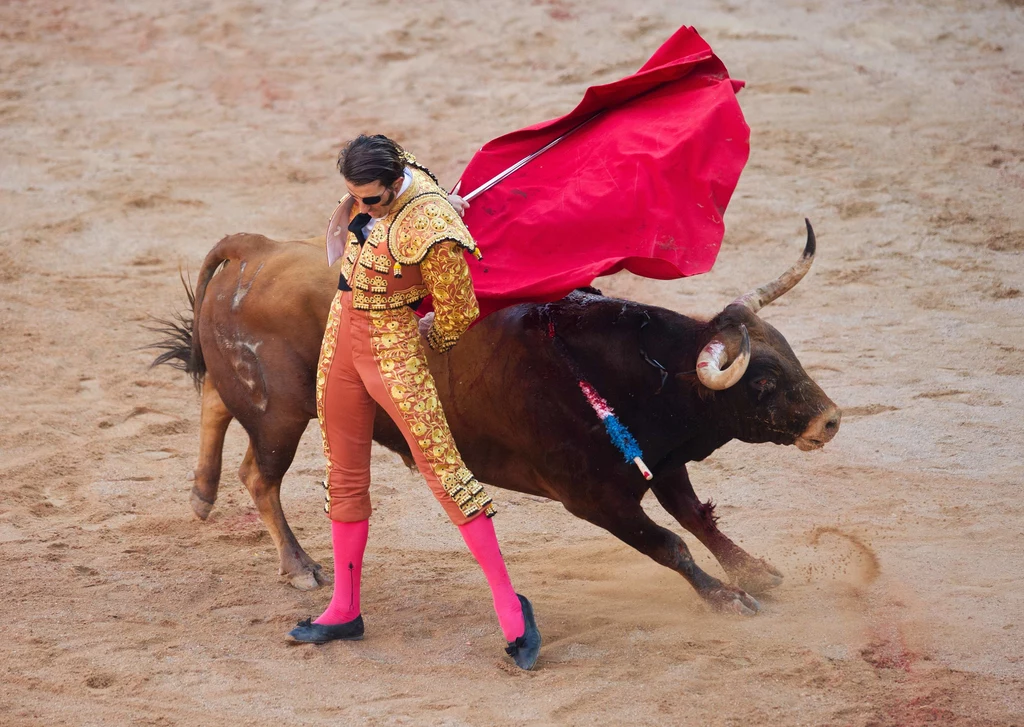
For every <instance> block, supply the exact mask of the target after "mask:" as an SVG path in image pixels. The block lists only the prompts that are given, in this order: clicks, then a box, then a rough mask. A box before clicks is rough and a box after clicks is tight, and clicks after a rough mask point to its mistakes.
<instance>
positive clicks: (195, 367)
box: [146, 275, 206, 389]
mask: <svg viewBox="0 0 1024 727" xmlns="http://www.w3.org/2000/svg"><path fill="white" fill-rule="evenodd" d="M181 284H182V285H183V286H185V295H186V296H188V304H189V310H188V311H186V312H178V313H175V314H174V316H173V317H172V318H170V319H166V318H158V319H156V320H155V321H154V323H155V325H153V326H150V327H149V330H151V331H153V332H154V333H160V334H163V335H164V336H165V338H163V339H161V340H159V341H157V342H156V343H153V344H150V345H149V346H146V348H150V349H156V350H159V351H163V353H161V354H160V355H159V356H157V357H156V358H155V359H153V363H151V364H150V365H149V366H150V368H152V367H154V366H160V365H161V364H166V365H168V366H173V367H174V368H176V369H178V370H179V371H184V372H185V373H187V374H188V375H189V376H191V377H192V380H193V381H194V382H195V385H196V388H197V389H199V388H201V387H202V385H203V378H204V377H205V376H206V364H205V363H204V362H203V352H202V350H197V349H194V348H193V346H192V342H193V341H194V340H197V339H196V337H195V336H193V332H192V328H193V324H194V321H195V316H194V313H193V311H194V310H195V302H196V294H195V292H194V291H193V289H192V281H191V280H190V279H186V278H185V276H184V275H181ZM197 354H198V355H197Z"/></svg>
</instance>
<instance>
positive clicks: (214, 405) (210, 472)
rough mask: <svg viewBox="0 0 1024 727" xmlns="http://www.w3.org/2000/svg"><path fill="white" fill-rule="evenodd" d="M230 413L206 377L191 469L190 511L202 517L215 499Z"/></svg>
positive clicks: (205, 516)
mask: <svg viewBox="0 0 1024 727" xmlns="http://www.w3.org/2000/svg"><path fill="white" fill-rule="evenodd" d="M231 419H232V416H231V412H229V411H228V409H227V407H226V406H224V401H223V400H222V399H221V398H220V392H219V391H217V387H215V386H214V385H213V382H212V381H211V380H210V379H209V377H207V379H206V380H205V381H204V382H203V400H202V410H201V413H200V415H199V461H198V462H197V463H196V468H195V470H194V476H195V480H194V481H193V483H192V495H191V496H190V498H189V501H190V504H191V505H192V512H194V513H195V514H196V516H197V517H198V518H199V519H200V520H205V519H206V518H207V517H209V515H210V511H211V510H212V509H213V503H215V502H216V501H217V487H218V486H219V485H220V470H221V464H222V458H223V452H224V434H225V433H226V432H227V431H228V424H230V423H231Z"/></svg>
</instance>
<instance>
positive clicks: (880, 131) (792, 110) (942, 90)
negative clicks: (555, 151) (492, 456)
mask: <svg viewBox="0 0 1024 727" xmlns="http://www.w3.org/2000/svg"><path fill="white" fill-rule="evenodd" d="M683 24H689V25H694V26H696V28H697V29H698V31H699V32H700V33H701V34H702V35H703V36H704V37H705V38H706V39H707V40H708V41H709V42H710V43H711V45H712V47H713V48H714V49H715V51H716V52H717V53H718V55H719V56H720V57H721V58H722V59H723V60H724V61H725V63H726V65H727V66H728V67H729V70H730V72H731V74H732V75H733V76H735V77H737V78H742V79H744V80H746V81H747V82H748V87H747V88H746V89H745V90H744V91H743V92H742V93H741V95H740V101H741V104H742V106H743V109H744V112H745V114H746V117H747V121H748V122H749V124H750V126H751V128H752V140H751V144H752V153H751V159H750V163H749V164H748V166H747V169H746V171H745V172H744V175H743V177H742V179H741V181H740V185H739V187H738V189H737V192H736V195H735V197H734V199H733V202H732V204H731V206H730V208H729V211H728V213H727V215H726V223H727V226H728V233H727V236H726V239H725V243H724V245H723V248H722V253H721V255H720V257H719V260H718V263H717V265H716V267H715V269H714V271H712V272H711V273H709V274H707V275H705V276H701V277H699V278H693V279H688V280H682V281H675V282H653V281H648V280H641V279H637V278H632V277H628V276H616V277H613V278H610V279H605V280H602V281H599V285H600V286H601V287H602V288H603V289H604V291H605V292H606V293H608V294H612V295H617V296H622V297H628V298H632V299H635V300H639V301H642V302H646V303H651V304H655V305H661V306H664V307H668V308H672V309H675V310H679V311H683V312H686V313H688V314H712V313H714V312H716V311H718V310H719V309H720V308H721V307H722V306H723V305H724V304H725V303H727V302H728V301H730V300H732V299H733V298H734V297H735V296H736V295H738V294H740V293H742V292H744V291H745V290H747V289H749V288H750V287H751V286H753V285H756V284H759V283H761V282H763V281H764V280H766V279H767V278H768V277H770V276H771V275H772V274H773V272H774V271H776V270H782V269H785V267H786V266H788V265H789V264H790V262H791V260H792V258H793V255H794V253H795V252H797V251H798V250H799V247H800V244H801V239H802V225H803V218H804V217H808V218H810V219H811V221H812V222H813V223H814V226H815V231H816V232H817V236H818V255H817V260H816V262H815V266H814V269H813V270H812V271H811V273H810V274H809V275H808V277H807V278H806V279H805V280H804V281H803V282H802V283H801V284H800V286H798V287H797V288H795V289H794V290H793V291H792V292H791V293H790V294H788V295H787V296H786V297H784V298H782V299H780V300H779V301H778V302H777V303H775V304H773V306H772V307H771V309H767V310H766V311H765V318H766V320H768V321H769V322H771V324H772V325H774V326H775V327H777V328H778V329H779V330H780V331H781V332H782V333H783V334H784V335H785V336H786V338H787V339H788V340H789V342H790V343H791V344H792V346H793V348H794V350H795V351H796V353H797V355H798V356H799V357H800V360H801V361H802V362H803V364H804V365H805V367H806V368H807V370H808V372H809V373H810V374H811V375H812V376H813V377H814V378H815V379H816V380H817V381H818V382H819V383H820V384H821V386H822V388H824V389H825V390H826V391H827V392H828V393H829V396H830V397H831V398H832V399H833V400H835V401H836V403H837V404H839V405H840V406H841V407H842V408H843V410H844V420H843V426H842V431H841V432H840V433H839V435H838V436H837V437H836V439H835V440H834V441H833V442H831V443H830V444H829V445H828V446H827V447H826V448H825V449H824V450H822V451H820V452H811V453H803V452H800V451H798V450H797V449H796V448H794V447H786V448H783V447H774V446H769V445H761V446H752V445H745V444H740V443H734V444H731V445H729V446H727V447H726V448H725V449H724V450H721V451H719V452H718V453H716V454H715V455H714V456H713V457H712V458H710V459H709V460H707V461H705V462H703V463H701V464H699V465H697V466H694V467H692V468H691V475H692V477H693V481H694V484H695V487H696V488H697V492H698V494H700V495H701V496H702V497H704V498H709V497H710V498H713V499H714V500H715V501H716V502H717V503H718V510H717V511H718V514H719V515H720V516H721V517H722V525H723V527H724V528H725V529H726V530H727V532H729V533H730V535H732V536H733V537H734V538H736V539H737V540H738V541H739V542H740V543H741V545H742V546H743V547H744V548H745V549H747V550H748V551H750V552H751V553H754V554H756V555H763V556H765V557H767V558H768V559H769V560H771V561H772V563H773V564H774V565H775V566H777V567H778V568H779V569H780V570H781V571H782V572H783V573H784V575H785V580H784V582H783V584H782V585H781V586H779V587H778V588H777V589H775V590H774V591H773V592H772V594H771V596H770V597H767V598H763V599H762V600H761V602H762V606H763V610H762V612H761V613H760V614H758V615H757V616H756V617H754V618H750V619H744V618H738V617H728V616H724V615H716V614H712V613H709V612H708V611H707V610H706V609H705V608H704V606H703V605H702V604H701V602H700V600H699V598H698V597H697V596H696V595H695V594H694V593H693V591H692V589H690V587H689V586H688V585H687V584H686V583H685V582H684V581H683V580H682V579H681V578H679V577H678V576H676V575H675V574H673V573H671V572H669V571H667V570H666V569H663V568H661V567H660V566H658V565H656V564H654V563H653V562H649V561H647V560H645V559H644V558H643V556H641V555H639V554H638V553H636V552H635V551H633V550H632V549H630V548H629V547H628V546H626V545H624V544H621V543H619V542H617V541H616V540H614V539H613V538H612V537H611V536H610V535H608V534H607V533H605V532H603V531H600V530H598V529H597V528H594V527H592V526H590V525H588V524H586V523H584V522H582V521H580V520H578V519H576V518H574V517H572V516H571V515H569V514H568V513H567V512H565V511H564V510H563V509H562V508H561V507H559V506H558V505H557V504H554V503H550V502H547V501H542V500H538V499H536V498H531V497H527V496H524V495H518V494H513V493H509V492H505V491H495V492H494V495H495V497H496V499H497V500H498V501H499V504H500V505H501V510H502V512H501V514H500V515H499V516H498V519H497V521H496V526H497V529H498V534H499V537H500V538H501V541H502V545H503V549H504V551H505V555H506V557H507V559H508V561H509V564H510V569H511V571H512V574H513V577H514V579H515V580H516V582H517V585H519V586H520V587H521V588H522V590H523V591H524V592H526V593H528V594H529V595H530V597H531V600H533V602H534V604H535V606H536V608H537V614H538V620H539V621H540V625H541V628H542V630H543V632H544V638H545V642H544V643H545V646H544V649H543V652H542V655H541V662H540V664H539V669H538V671H536V672H531V673H521V672H518V671H516V670H515V669H514V667H512V666H511V664H510V662H508V661H507V660H506V659H504V658H503V657H502V654H501V647H502V646H503V642H502V639H501V635H500V632H499V631H498V629H497V624H496V623H495V622H494V620H493V616H492V613H491V606H490V603H489V596H488V590H487V586H486V584H485V582H484V580H483V577H482V576H481V574H480V573H479V571H478V569H477V568H476V566H475V565H474V563H473V561H472V559H471V556H470V555H469V554H468V553H467V552H466V551H465V548H464V546H463V544H462V542H461V540H460V539H459V538H458V534H457V533H456V531H455V530H454V528H452V527H451V526H450V525H449V524H448V522H447V520H446V519H445V518H444V515H443V514H442V513H441V512H440V510H439V508H438V507H437V505H436V503H435V502H434V500H433V498H432V497H431V496H430V494H429V492H428V491H427V489H426V487H425V486H424V485H423V484H422V482H421V480H420V479H419V478H418V476H417V475H415V474H414V473H411V472H409V471H408V470H407V469H406V468H405V467H404V466H403V465H402V463H401V461H400V460H399V459H398V457H397V456H395V455H393V454H391V453H390V452H387V451H386V450H375V454H374V461H373V467H374V473H375V477H376V480H375V484H374V487H373V489H372V494H373V497H374V504H375V507H376V512H375V515H374V518H373V521H372V527H371V533H370V543H369V548H368V551H367V557H366V565H365V569H364V588H363V608H364V617H365V619H366V624H367V638H366V640H364V641H362V642H358V643H352V644H330V645H328V646H326V647H322V648H321V647H289V646H287V644H286V643H285V640H284V634H285V633H286V632H287V631H288V629H289V628H290V627H291V626H292V625H293V624H294V623H295V621H297V620H298V619H300V618H304V617H305V616H307V615H315V614H317V613H319V611H320V610H321V609H322V607H323V605H324V604H325V603H326V601H327V599H328V597H329V594H328V593H327V592H326V591H325V590H323V589H321V590H318V591H312V592H300V591H298V590H296V589H293V588H291V587H289V586H288V585H287V584H285V583H283V582H281V581H280V580H279V578H278V576H277V573H276V565H277V556H276V553H275V551H274V547H273V544H272V542H271V541H270V539H269V537H268V536H267V534H266V532H265V530H264V528H263V526H262V524H261V522H260V520H259V517H258V515H257V513H256V511H255V509H254V508H253V506H252V504H251V501H250V498H249V495H248V493H247V492H245V490H244V489H243V488H242V487H241V485H240V484H238V482H237V479H236V478H235V475H234V473H235V470H236V469H237V466H238V464H239V463H240V461H241V455H242V452H243V451H244V446H245V437H244V434H243V433H242V432H241V431H240V430H237V429H233V430H232V431H229V434H228V442H227V454H226V458H225V475H224V479H223V483H222V486H221V493H220V497H219V499H218V501H217V504H216V507H215V508H214V510H213V512H212V514H211V515H210V518H209V520H208V521H207V522H205V523H203V522H199V521H198V520H196V519H195V518H194V517H193V515H192V514H191V511H190V508H189V504H188V495H189V488H190V483H189V481H188V476H189V473H190V471H191V468H192V466H193V464H194V458H195V455H196V445H197V439H198V399H197V396H196V394H195V391H194V390H193V389H192V386H191V382H190V381H189V380H187V379H186V378H185V377H183V376H180V375H177V374H176V373H175V372H173V371H170V370H168V369H154V370H150V369H149V368H148V365H149V362H150V361H151V360H152V357H153V353H152V352H149V351H144V350H141V349H142V347H144V346H145V345H146V344H148V343H150V342H151V341H152V340H154V334H153V333H151V332H150V331H147V330H146V325H147V323H148V321H149V320H150V316H157V317H166V316H168V315H169V314H170V313H171V312H173V311H174V310H175V309H180V308H181V307H182V306H183V304H184V297H183V293H182V290H181V287H180V283H179V282H178V280H177V276H178V269H179V267H183V268H186V269H191V270H195V269H197V268H198V266H199V264H200V262H201V261H202V258H203V256H204V255H205V253H206V251H207V250H208V249H209V248H210V247H211V246H212V245H213V243H214V242H216V241H217V240H218V239H219V238H220V237H221V236H222V235H223V234H226V233H231V232H239V231H249V232H260V233H263V234H266V235H268V236H270V237H273V238H276V239H298V238H305V237H310V236H313V235H316V234H319V233H320V232H321V230H322V228H323V227H324V225H325V224H326V222H327V216H328V215H329V214H330V212H331V210H332V209H333V204H334V202H335V201H336V200H337V198H338V196H339V195H340V190H341V184H340V178H339V177H338V176H337V173H336V171H335V170H334V167H333V162H334V157H335V155H336V153H337V150H338V147H339V145H340V144H341V142H342V141H343V140H345V139H347V138H349V137H351V136H353V135H354V134H356V133H359V132H362V131H371V132H372V131H380V132H382V133H386V134H388V135H390V136H393V137H394V138H396V139H399V140H401V141H402V142H403V143H404V144H405V145H406V146H407V147H408V148H409V149H410V150H412V151H413V152H414V153H415V154H416V155H417V156H418V157H419V158H420V159H421V160H423V161H424V162H425V163H427V164H428V165H429V166H430V167H431V168H432V170H433V171H435V172H436V173H437V174H438V175H439V176H440V177H441V181H442V182H443V183H446V184H448V185H450V184H452V183H453V182H454V180H455V179H456V178H457V176H458V173H459V171H460V170H461V169H462V168H463V167H464V165H465V164H466V162H467V161H468V159H469V157H470V156H471V155H472V153H473V151H474V150H475V149H476V148H478V147H479V146H480V145H481V144H483V143H484V142H486V141H487V140H488V139H490V138H493V137H495V136H497V135H499V134H501V133H503V132H506V131H509V130H512V129H515V128H519V127H521V126H525V125H527V124H530V123H533V122H536V121H540V120H543V119H546V118H551V117H553V116H555V115H558V114H561V113H564V112H565V111H567V110H568V109H569V108H571V106H572V105H574V104H575V102H576V101H577V99H578V98H579V96H580V94H581V93H582V91H583V89H585V88H586V87H587V86H589V85H592V84H595V83H602V82H608V81H612V80H615V79H617V78H620V77H622V76H624V75H626V74H628V73H630V72H632V71H633V70H635V69H636V68H637V67H638V66H639V65H640V64H641V63H642V62H643V61H644V60H645V59H646V58H647V57H648V56H649V55H650V53H651V52H652V51H653V50H654V49H655V48H657V46H658V45H659V44H660V43H661V42H662V41H663V40H664V39H665V38H666V37H668V35H670V34H671V33H672V32H673V31H674V30H675V29H676V28H677V27H678V26H680V25H683ZM1021 37H1024V6H1022V5H1021V3H1020V2H1019V0H988V1H985V0H978V1H976V2H966V0H957V1H952V0H948V1H947V0H939V1H937V2H927V3H925V2H906V3H890V2H881V1H876V0H868V1H867V2H860V3H842V2H837V1H834V0H795V1H794V2H785V3H778V2H767V1H760V0H753V1H752V2H745V3H712V2H705V1H703V0H698V1H697V2H693V3H686V4H685V7H684V6H683V5H681V4H679V3H677V2H668V1H667V0H665V1H661V0H650V1H643V0H641V1H640V2H636V3H632V4H623V3H614V2H607V1H605V0H594V1H593V2H588V3H583V2H573V1H570V0H533V1H532V2H530V3H514V2H496V1H491V2H488V1H485V2H479V3H473V4H467V3H459V2H455V1H454V0H439V1H438V2H431V3H417V4H409V3H397V2H393V1H388V0H382V2H377V3H363V4H356V5H353V6H351V7H348V6H346V7H341V6H338V5H331V4H323V3H316V2H311V1H308V2H307V1H300V2H296V3H288V4H275V3H263V4H260V3H248V2H213V3H209V2H206V3H201V2H185V1H183V0H170V1H169V2H163V3H149V4H147V3H133V4H129V5H125V4H121V3H112V2H110V3H100V2H92V1H90V0H85V1H83V2H76V3H70V2H68V3H52V2H33V3H27V2H17V1H15V2H8V3H5V4H3V6H2V7H0V39H2V42H0V68H2V69H3V72H2V73H0V120H2V124H0V139H2V145H0V209H2V217H0V219H2V222H0V490H2V498H0V596H2V598H3V602H4V603H5V604H6V608H5V612H4V618H3V620H2V622H0V643H2V644H3V648H2V651H0V722H2V723H3V724H5V725H7V724H10V725H99V724H137V725H179V724H180V725H191V724H213V723H216V724H224V725H234V724H238V725H243V724H245V725H283V724H289V725H291V724H311V725H318V724H325V725H326V724H338V723H345V724H358V723H364V724H409V725H418V724H448V725H513V724H515V725H523V724H526V725H552V724H558V725H575V724H628V725H659V726H661V725H667V724H772V725H794V724H842V725H917V724H931V723H938V724H957V725H1010V724H1020V723H1022V722H1024V697H1022V695H1024V662H1022V661H1021V659H1022V658H1024V657H1022V656H1021V655H1022V654H1024V616H1022V614H1024V575H1022V571H1021V568H1020V555H1019V554H1020V547H1021V537H1022V534H1024V505H1022V504H1021V498H1020V483H1021V481H1022V478H1024V467H1022V465H1021V459H1022V454H1024V445H1022V444H1021V442H1024V436H1022V435H1024V425H1022V423H1021V422H1022V421H1024V398H1022V396H1021V391H1022V381H1024V358H1022V355H1024V327H1022V323H1021V321H1022V320H1024V316H1022V313H1024V296H1022V292H1021V291H1022V289H1024V265H1022V262H1021V261H1022V258H1021V255H1022V253H1024V127H1022V125H1021V118H1024V91H1022V89H1024V45H1022V44H1021V43H1020V38H1021ZM766 271H768V274H767V275H766ZM318 439H319V435H318V433H317V432H316V430H315V427H310V428H309V429H308V430H307V433H306V436H305V438H304V440H303V443H302V445H301V447H300V450H299V455H298V457H297V459H296V462H295V464H294V465H293V466H292V469H291V470H290V472H289V474H288V476H287V477H286V479H285V482H284V486H283V488H282V492H283V497H284V507H285V510H286V512H287V513H288V517H289V520H290V522H291V523H292V525H293V527H294V528H295V530H296V531H297V534H298V537H299V539H300V540H301V541H302V543H303V544H304V545H305V546H306V548H307V550H308V551H309V553H310V555H312V556H313V557H314V558H317V559H318V560H319V561H320V562H321V563H324V565H325V566H326V567H327V568H328V569H330V568H331V567H332V564H331V555H330V543H329V528H328V526H327V523H326V521H325V520H324V517H323V514H322V511H321V504H322V496H321V494H320V491H319V484H318V482H317V480H318V479H319V478H320V477H321V476H322V459H321V455H320V453H319V451H318V446H319V442H318ZM645 505H646V509H647V510H648V511H649V512H650V513H652V515H653V516H654V518H655V519H656V520H657V521H658V522H659V524H662V525H664V526H666V527H670V528H673V529H675V530H676V531H677V532H679V531H680V528H679V527H678V525H677V524H675V523H674V522H673V521H672V519H671V518H670V517H669V516H668V515H667V514H666V513H664V512H663V511H661V510H660V509H659V508H658V506H657V503H656V502H655V501H653V499H652V500H650V501H647V502H646V503H645ZM684 537H686V539H687V542H688V543H689V545H690V547H691V549H692V550H693V552H694V554H695V556H696V558H697V560H698V562H699V563H700V564H701V566H702V567H703V568H706V569H707V570H708V571H709V572H711V573H713V574H715V575H717V576H720V577H721V576H722V575H723V574H722V572H721V570H720V569H719V568H718V566H717V565H716V564H715V563H714V562H713V558H712V557H711V556H710V554H709V553H707V551H705V550H704V549H703V548H702V547H701V546H700V545H699V544H698V543H696V541H695V540H694V539H693V538H692V537H687V536H685V535H684Z"/></svg>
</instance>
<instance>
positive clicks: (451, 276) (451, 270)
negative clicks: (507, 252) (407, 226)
mask: <svg viewBox="0 0 1024 727" xmlns="http://www.w3.org/2000/svg"><path fill="white" fill-rule="evenodd" d="M462 251H463V248H462V247H460V246H459V245H458V244H456V243H454V242H447V241H446V242H440V243H438V244H436V245H434V246H433V247H432V248H431V249H430V252H429V253H427V256H426V257H425V258H424V259H423V262H422V263H420V272H421V273H422V274H423V282H424V284H425V285H426V286H427V290H429V291H430V294H431V295H432V296H433V297H434V322H433V324H431V326H430V330H429V331H427V342H428V343H429V344H430V347H431V348H432V349H434V350H435V351H437V352H438V353H444V352H445V351H447V350H448V349H449V348H451V347H452V346H454V345H455V343H456V341H458V340H459V337H460V336H462V334H463V333H465V332H466V330H467V329H468V328H469V326H470V324H471V323H472V322H473V321H475V320H476V317H477V316H478V315H480V308H479V307H478V306H477V303H476V295H475V294H474V293H473V279H472V278H471V277H470V275H469V265H467V264H466V258H465V257H463V254H462Z"/></svg>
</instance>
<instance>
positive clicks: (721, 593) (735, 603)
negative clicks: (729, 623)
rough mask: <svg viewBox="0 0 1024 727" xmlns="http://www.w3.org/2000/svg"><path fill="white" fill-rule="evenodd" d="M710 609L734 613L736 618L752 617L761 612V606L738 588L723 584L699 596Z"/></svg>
mask: <svg viewBox="0 0 1024 727" xmlns="http://www.w3.org/2000/svg"><path fill="white" fill-rule="evenodd" d="M700 595H701V596H703V597H704V600H705V601H706V602H707V604H708V605H709V606H711V608H713V609H714V610H716V611H718V612H719V613H734V614H736V615H738V616H754V615H756V614H757V612H758V611H760V610H761V604H759V603H758V602H757V601H755V600H754V599H753V598H752V597H751V596H749V595H748V594H746V593H744V592H743V591H741V590H740V589H739V588H734V587H733V586H727V585H725V584H723V585H721V586H719V587H718V588H710V589H708V590H707V591H705V592H704V593H701V594H700Z"/></svg>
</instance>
